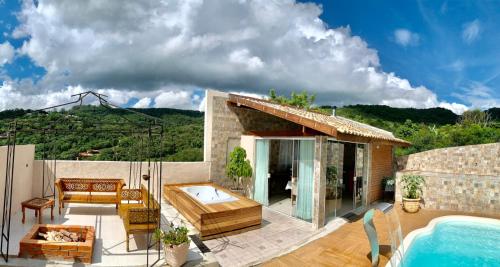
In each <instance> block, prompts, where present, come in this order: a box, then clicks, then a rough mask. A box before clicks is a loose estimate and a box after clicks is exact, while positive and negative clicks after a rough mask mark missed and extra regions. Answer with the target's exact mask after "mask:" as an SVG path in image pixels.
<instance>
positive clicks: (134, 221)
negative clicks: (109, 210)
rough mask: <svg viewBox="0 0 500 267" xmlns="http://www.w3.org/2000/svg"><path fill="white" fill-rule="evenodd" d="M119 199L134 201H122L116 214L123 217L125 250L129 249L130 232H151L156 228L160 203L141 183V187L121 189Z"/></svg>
mask: <svg viewBox="0 0 500 267" xmlns="http://www.w3.org/2000/svg"><path fill="white" fill-rule="evenodd" d="M121 200H122V201H128V200H130V201H134V202H135V203H124V202H122V203H121V204H120V206H119V209H118V214H119V215H120V217H121V218H122V219H123V226H124V227H125V232H126V241H127V251H129V237H130V235H131V234H136V233H151V232H154V230H155V229H156V228H158V223H159V221H160V204H159V203H158V202H157V201H156V200H155V199H154V197H153V196H152V195H151V194H148V190H147V189H146V188H145V187H144V186H143V185H141V189H123V190H122V194H121ZM148 203H149V207H148Z"/></svg>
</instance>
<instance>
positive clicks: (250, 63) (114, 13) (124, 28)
mask: <svg viewBox="0 0 500 267" xmlns="http://www.w3.org/2000/svg"><path fill="white" fill-rule="evenodd" d="M499 11H500V1H396V0H387V1H377V0H353V1H347V0H345V1H337V0H329V1H327V0H324V1H319V0H318V1H314V2H310V1H293V0H275V1H267V0H255V1H245V0H211V1H207V0H205V1H203V0H187V1H181V0H178V1H176V0H169V1H121V0H109V1H97V0H94V1H62V0H48V1H44V0H39V1H33V0H26V1H16V0H0V110H5V109H12V108H41V107H46V106H50V105H54V104H58V103H62V102H66V101H68V100H70V99H71V95H72V94H75V93H79V92H84V91H89V90H92V91H97V92H99V93H103V94H105V95H108V97H109V101H110V102H113V103H116V104H118V105H121V106H124V107H139V108H141V107H171V108H181V109H195V110H203V107H204V92H205V90H206V89H217V90H221V91H226V92H236V93H244V94H249V95H255V96H262V95H266V94H267V93H268V91H269V89H271V88H274V89H276V91H277V92H278V93H279V94H290V93H291V92H292V91H302V90H306V91H308V92H310V93H314V94H316V96H317V97H316V99H317V101H316V102H317V104H320V105H337V106H342V105H349V104H383V105H389V106H394V107H416V108H431V107H444V108H447V109H450V110H452V111H453V112H455V113H457V114H460V113H462V112H463V111H465V110H467V109H472V108H480V109H487V108H490V107H495V106H496V107H498V106H500V49H499V46H498V44H499V43H500V31H498V25H500V12H499Z"/></svg>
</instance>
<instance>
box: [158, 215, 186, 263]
mask: <svg viewBox="0 0 500 267" xmlns="http://www.w3.org/2000/svg"><path fill="white" fill-rule="evenodd" d="M188 232H189V231H188V229H187V228H186V227H185V226H178V227H176V226H174V225H173V224H172V223H171V224H170V230H168V231H163V230H161V229H156V230H155V232H154V239H155V240H157V241H159V242H161V243H163V249H164V251H165V261H166V262H167V264H168V265H169V266H172V267H178V266H181V265H183V264H184V263H185V262H186V260H187V255H188V252H189V238H188Z"/></svg>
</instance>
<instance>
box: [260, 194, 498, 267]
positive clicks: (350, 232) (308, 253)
mask: <svg viewBox="0 0 500 267" xmlns="http://www.w3.org/2000/svg"><path fill="white" fill-rule="evenodd" d="M395 209H396V211H397V213H398V215H399V220H400V222H401V228H402V231H403V235H404V236H406V235H407V234H408V233H409V232H411V231H413V230H415V229H418V228H422V227H425V226H426V225H427V224H428V223H429V222H430V221H431V220H432V219H434V218H436V217H441V216H445V215H471V216H482V217H493V218H499V219H500V214H498V215H496V216H492V215H487V216H484V215H481V214H471V213H465V212H456V211H441V210H420V211H419V212H418V213H415V214H409V213H406V212H404V211H402V209H401V207H400V205H399V204H396V205H395ZM373 221H374V223H375V227H376V228H377V232H378V234H379V239H380V240H379V242H380V245H381V252H380V254H381V257H380V264H379V266H385V264H386V263H387V261H388V259H389V257H390V242H389V239H388V235H387V230H386V228H385V225H386V224H385V218H384V215H383V214H382V213H381V212H376V215H375V217H374V220H373ZM369 255H370V245H369V243H368V239H367V237H366V235H365V232H364V229H363V220H362V218H358V219H357V220H355V221H353V222H351V223H347V224H345V225H344V226H342V227H341V228H340V229H338V230H337V231H335V232H333V233H331V234H329V235H327V236H325V237H323V238H320V239H318V240H315V241H312V242H311V243H309V244H307V245H305V246H303V247H301V248H299V249H297V250H295V251H293V252H291V253H289V254H286V255H284V256H281V257H278V258H275V259H273V260H271V261H269V262H267V263H266V264H264V266H371V262H370V258H369Z"/></svg>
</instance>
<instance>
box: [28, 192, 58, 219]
mask: <svg viewBox="0 0 500 267" xmlns="http://www.w3.org/2000/svg"><path fill="white" fill-rule="evenodd" d="M54 203H55V201H54V200H53V199H48V198H39V197H35V198H32V199H30V200H26V201H24V202H22V203H21V207H22V209H23V224H24V221H25V210H26V208H28V209H32V210H35V217H38V223H39V224H42V211H43V209H46V208H48V207H50V220H52V221H53V220H54Z"/></svg>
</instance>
